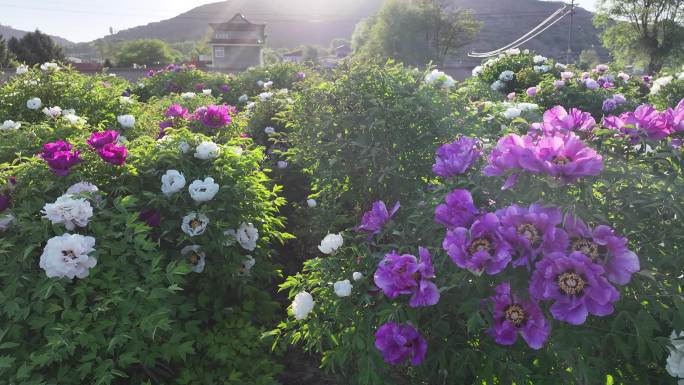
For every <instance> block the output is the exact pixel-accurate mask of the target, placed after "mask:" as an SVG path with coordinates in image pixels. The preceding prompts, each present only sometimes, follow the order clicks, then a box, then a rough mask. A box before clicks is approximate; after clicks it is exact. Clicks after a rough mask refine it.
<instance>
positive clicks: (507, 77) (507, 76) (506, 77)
mask: <svg viewBox="0 0 684 385" xmlns="http://www.w3.org/2000/svg"><path fill="white" fill-rule="evenodd" d="M514 77H515V73H514V72H513V71H510V70H506V71H503V72H502V73H500V74H499V80H501V81H502V82H510V81H511V80H513V78H514Z"/></svg>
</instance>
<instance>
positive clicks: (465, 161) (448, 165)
mask: <svg viewBox="0 0 684 385" xmlns="http://www.w3.org/2000/svg"><path fill="white" fill-rule="evenodd" d="M478 146H479V142H478V141H477V139H473V138H469V137H467V136H462V137H460V138H459V139H458V140H456V141H455V142H453V143H449V144H443V145H441V146H440V147H439V148H438V149H437V156H436V157H435V164H434V165H432V172H433V173H435V175H438V176H441V177H443V178H450V177H452V176H456V175H461V174H464V173H465V172H466V171H467V170H468V168H470V166H472V165H473V163H474V162H475V161H476V160H477V159H478V158H479V157H480V156H481V155H482V152H480V150H478Z"/></svg>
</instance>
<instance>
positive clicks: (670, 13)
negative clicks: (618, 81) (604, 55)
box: [595, 0, 684, 73]
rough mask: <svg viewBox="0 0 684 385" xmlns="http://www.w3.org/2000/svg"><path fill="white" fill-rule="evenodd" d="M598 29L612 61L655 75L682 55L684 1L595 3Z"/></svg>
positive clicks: (600, 0)
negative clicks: (633, 65) (639, 66)
mask: <svg viewBox="0 0 684 385" xmlns="http://www.w3.org/2000/svg"><path fill="white" fill-rule="evenodd" d="M595 23H596V24H597V26H599V27H601V28H603V32H602V34H601V38H602V40H603V44H604V46H605V47H606V48H607V49H608V50H609V51H610V53H611V55H612V56H613V58H614V59H615V60H616V61H618V62H621V63H622V64H628V63H636V64H643V65H644V67H645V68H646V70H647V71H648V72H649V73H656V72H658V71H659V70H660V69H661V68H662V67H663V66H664V65H666V64H668V61H673V60H678V59H680V58H682V57H683V56H684V43H683V38H684V26H683V25H682V23H684V0H598V7H597V14H596V16H595Z"/></svg>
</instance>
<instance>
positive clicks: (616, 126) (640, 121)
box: [603, 104, 672, 143]
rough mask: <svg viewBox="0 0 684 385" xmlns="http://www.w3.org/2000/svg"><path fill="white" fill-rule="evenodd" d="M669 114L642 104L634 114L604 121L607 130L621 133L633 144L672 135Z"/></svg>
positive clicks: (629, 113)
mask: <svg viewBox="0 0 684 385" xmlns="http://www.w3.org/2000/svg"><path fill="white" fill-rule="evenodd" d="M668 123H669V122H668V114H667V113H666V112H665V113H660V112H658V111H657V110H656V109H655V108H653V106H650V105H648V104H642V105H640V106H639V107H637V108H636V109H635V110H634V112H625V113H623V114H621V115H620V116H619V117H617V116H608V117H605V118H604V119H603V125H604V126H606V127H607V128H610V129H613V130H617V131H620V132H621V133H623V134H624V135H625V136H627V137H628V138H629V139H630V141H631V142H632V143H636V142H638V141H639V139H640V138H644V139H647V140H661V139H664V138H666V137H667V136H668V135H670V134H671V133H672V127H671V125H670V124H668Z"/></svg>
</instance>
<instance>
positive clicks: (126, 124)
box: [116, 115, 135, 128]
mask: <svg viewBox="0 0 684 385" xmlns="http://www.w3.org/2000/svg"><path fill="white" fill-rule="evenodd" d="M116 120H117V121H118V122H119V124H120V125H121V127H123V128H133V126H135V116H133V115H119V116H117V117H116Z"/></svg>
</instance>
